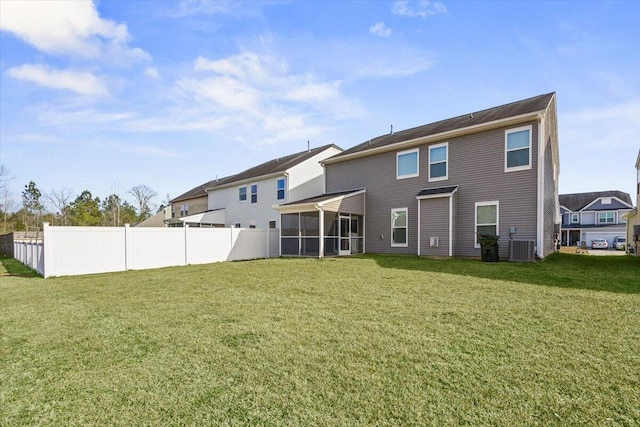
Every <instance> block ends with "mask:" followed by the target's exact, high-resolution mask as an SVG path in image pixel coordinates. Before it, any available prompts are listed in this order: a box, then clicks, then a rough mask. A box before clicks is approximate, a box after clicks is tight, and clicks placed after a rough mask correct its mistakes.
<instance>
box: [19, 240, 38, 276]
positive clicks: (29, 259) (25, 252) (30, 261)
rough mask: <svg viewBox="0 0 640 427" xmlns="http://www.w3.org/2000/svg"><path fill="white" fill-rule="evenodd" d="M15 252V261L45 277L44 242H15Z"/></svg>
mask: <svg viewBox="0 0 640 427" xmlns="http://www.w3.org/2000/svg"><path fill="white" fill-rule="evenodd" d="M13 252H14V254H13V257H14V258H15V259H17V260H18V261H20V262H21V263H23V264H24V265H26V266H27V267H29V268H31V269H32V270H35V271H37V272H38V273H40V274H42V275H43V276H44V245H43V244H42V240H35V239H21V240H15V241H14V242H13Z"/></svg>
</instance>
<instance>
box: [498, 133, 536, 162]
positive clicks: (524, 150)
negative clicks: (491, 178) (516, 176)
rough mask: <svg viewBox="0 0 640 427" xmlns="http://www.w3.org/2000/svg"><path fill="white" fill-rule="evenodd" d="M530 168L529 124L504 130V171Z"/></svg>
mask: <svg viewBox="0 0 640 427" xmlns="http://www.w3.org/2000/svg"><path fill="white" fill-rule="evenodd" d="M525 169H531V126H524V127H520V128H516V129H509V130H507V131H505V156H504V170H505V172H510V171H518V170H525Z"/></svg>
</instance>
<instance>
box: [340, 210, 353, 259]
mask: <svg viewBox="0 0 640 427" xmlns="http://www.w3.org/2000/svg"><path fill="white" fill-rule="evenodd" d="M338 255H351V218H350V217H348V216H341V217H340V250H339V251H338Z"/></svg>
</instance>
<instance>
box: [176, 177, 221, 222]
mask: <svg viewBox="0 0 640 427" xmlns="http://www.w3.org/2000/svg"><path fill="white" fill-rule="evenodd" d="M229 178H230V177H225V178H221V179H217V178H216V179H214V180H213V181H208V182H205V183H204V184H201V185H198V186H197V187H194V188H192V189H191V190H189V191H187V192H186V193H184V194H181V195H179V196H178V197H176V198H174V199H173V200H171V217H170V218H168V219H167V220H165V221H164V222H165V224H166V225H167V226H169V227H182V226H184V224H188V225H189V226H190V227H224V226H225V218H224V215H223V213H221V212H218V211H212V212H209V209H208V203H209V196H208V195H207V192H206V190H205V188H207V187H211V186H213V185H215V184H217V183H218V182H220V181H221V180H223V181H224V180H225V179H229Z"/></svg>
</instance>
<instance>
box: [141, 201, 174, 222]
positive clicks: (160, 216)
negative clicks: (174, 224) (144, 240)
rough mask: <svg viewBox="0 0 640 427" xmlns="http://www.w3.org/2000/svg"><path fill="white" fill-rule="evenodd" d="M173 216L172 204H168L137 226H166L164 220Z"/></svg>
mask: <svg viewBox="0 0 640 427" xmlns="http://www.w3.org/2000/svg"><path fill="white" fill-rule="evenodd" d="M169 218H171V206H167V207H166V208H164V209H162V210H161V211H160V212H157V213H156V214H155V215H152V216H151V217H149V218H147V219H145V220H144V221H142V222H141V223H140V224H138V225H136V227H164V226H165V223H164V221H165V220H167V219H169Z"/></svg>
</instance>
